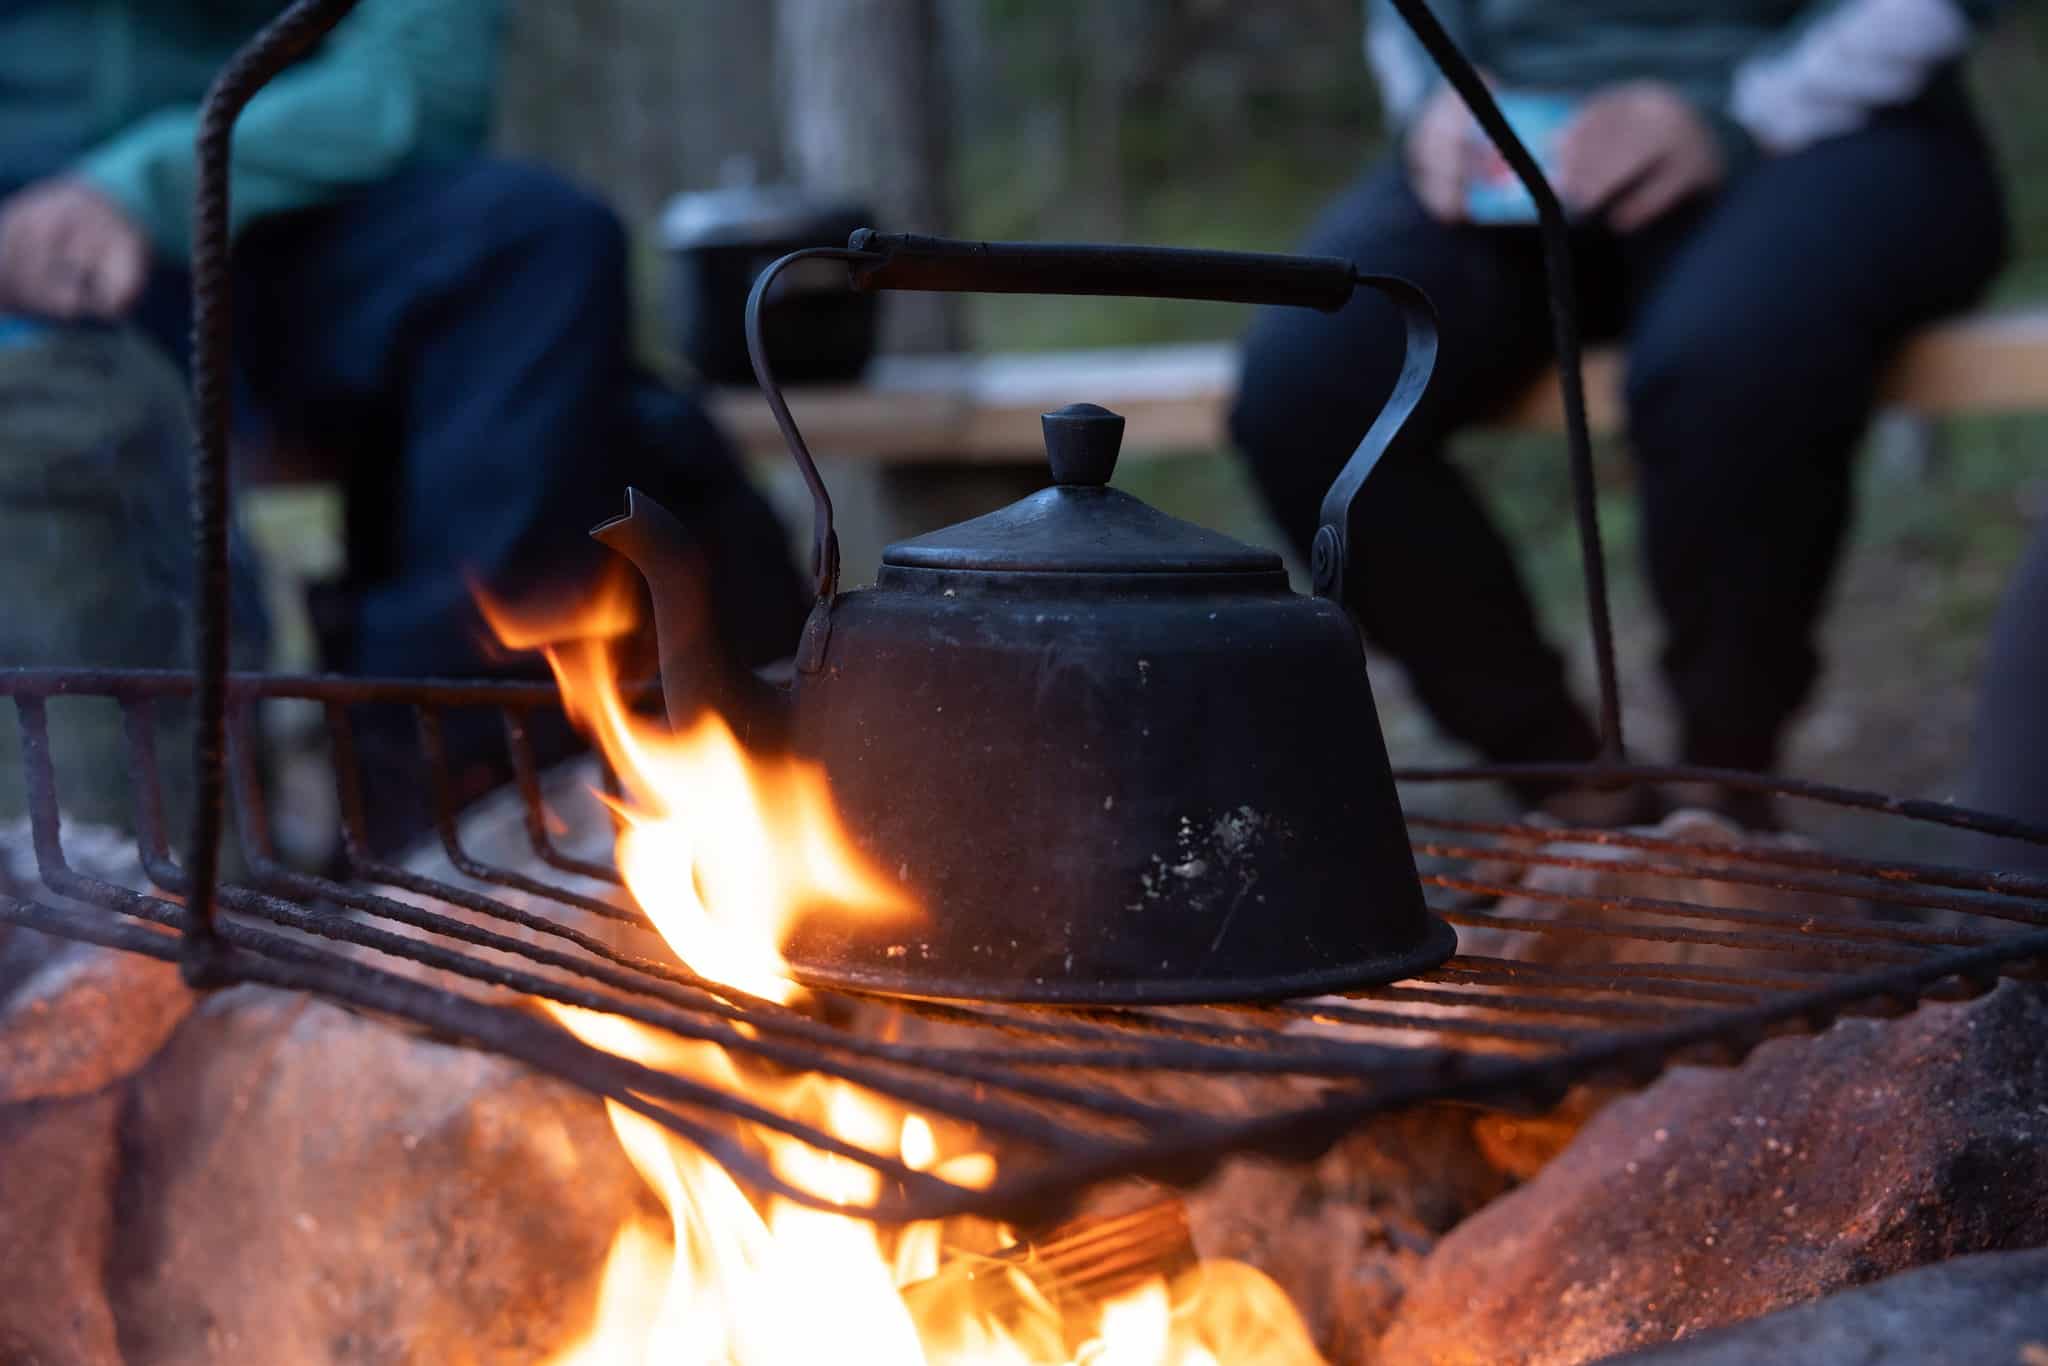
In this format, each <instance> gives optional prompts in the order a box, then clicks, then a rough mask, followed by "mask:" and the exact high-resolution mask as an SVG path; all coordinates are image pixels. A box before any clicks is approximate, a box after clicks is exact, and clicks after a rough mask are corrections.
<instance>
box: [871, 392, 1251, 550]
mask: <svg viewBox="0 0 2048 1366" xmlns="http://www.w3.org/2000/svg"><path fill="white" fill-rule="evenodd" d="M1040 421H1041V422H1042V423H1043V425H1044V430H1045V448H1046V458H1047V461H1048V463H1050V465H1051V466H1052V477H1053V485H1052V487H1051V488H1048V489H1042V490H1040V491H1039V492H1037V493H1034V494H1032V495H1031V496H1030V497H1028V498H1024V499H1022V500H1020V501H1018V502H1015V503H1012V504H1011V505H1010V506H1008V507H1006V508H1002V509H1000V510H999V511H996V512H991V513H988V514H987V515H986V516H982V517H975V518H971V519H970V520H968V521H965V522H960V523H957V524H955V525H953V526H949V527H943V528H941V529H939V530H937V531H930V532H926V533H925V534H924V535H922V536H916V537H912V538H911V539H909V540H906V541H898V542H897V543H896V544H894V545H892V546H890V547H888V549H886V550H885V551H883V552H882V563H883V564H884V565H885V566H893V567H896V568H903V569H938V570H951V571H965V572H982V573H1032V574H1162V575H1169V574H1170V575H1207V574H1259V575H1271V574H1278V573H1281V572H1282V566H1281V563H1280V557H1279V556H1278V555H1276V554H1274V553H1273V552H1272V551H1270V550H1261V549H1259V548H1258V547H1257V546H1251V545H1246V544H1245V543H1244V542H1242V541H1238V540H1234V539H1232V538H1231V537H1229V536H1225V535H1223V534H1222V533H1221V532H1216V531H1210V530H1209V529H1208V528H1206V527H1200V526H1196V525H1195V524H1194V523H1193V522H1184V521H1182V520H1181V519H1180V518H1178V517H1170V516H1168V515H1167V514H1166V513H1164V512H1161V511H1159V509H1157V508H1155V507H1153V506H1152V505H1150V504H1149V503H1147V502H1145V501H1144V500H1143V499H1140V498H1135V497H1133V496H1132V495H1130V494H1128V493H1125V492H1124V491H1122V490H1121V489H1113V488H1111V487H1109V477H1110V475H1111V474H1112V473H1113V472H1114V471H1115V469H1116V457H1117V452H1118V449H1119V447H1120V446H1121V445H1122V443H1123V433H1124V420H1123V418H1122V417H1120V416H1118V415H1117V414H1115V413H1112V412H1110V411H1109V410H1108V409H1106V408H1100V407H1097V406H1096V405H1095V404H1092V403H1070V404H1068V405H1067V406H1066V407H1064V408H1061V409H1059V410H1058V411H1056V412H1050V413H1046V414H1045V415H1044V416H1043V417H1042V418H1041V419H1040Z"/></svg>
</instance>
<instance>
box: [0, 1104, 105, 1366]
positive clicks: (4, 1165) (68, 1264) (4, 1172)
mask: <svg viewBox="0 0 2048 1366" xmlns="http://www.w3.org/2000/svg"><path fill="white" fill-rule="evenodd" d="M119 1115H120V1096H119V1094H118V1093H117V1092H116V1091H114V1090H107V1091H101V1092H99V1093H97V1094H95V1095H90V1096H81V1097H77V1098H75V1099H64V1100H45V1101H31V1102H27V1103H24V1104H19V1105H6V1106H0V1361H5V1362H8V1363H10V1364H11V1366H103V1364H104V1366H120V1363H121V1360H122V1357H121V1351H120V1347H119V1344H118V1343H117V1341H116V1338H115V1334H114V1315H113V1311H112V1309H111V1308H110V1307H109V1306H108V1304H107V1296H106V1292H105V1288H104V1285H103V1283H102V1281H101V1269H102V1268H103V1267H104V1266H105V1265H106V1261H107V1254H108V1250H109V1248H110V1247H111V1246H112V1244H113V1222H114V1183H115V1171H116V1165H117V1158H116V1152H117V1145H116V1142H115V1129H116V1121H117V1119H118V1117H119Z"/></svg>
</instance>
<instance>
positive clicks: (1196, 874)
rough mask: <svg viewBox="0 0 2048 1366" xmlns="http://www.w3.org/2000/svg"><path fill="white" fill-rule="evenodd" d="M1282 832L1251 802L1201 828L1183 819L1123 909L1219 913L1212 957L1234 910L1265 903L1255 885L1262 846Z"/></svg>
mask: <svg viewBox="0 0 2048 1366" xmlns="http://www.w3.org/2000/svg"><path fill="white" fill-rule="evenodd" d="M1286 833H1287V832H1286V830H1285V828H1284V827H1283V826H1282V825H1281V824H1280V822H1279V821H1277V820H1276V819H1275V818H1274V817H1273V816H1272V815H1271V814H1269V813H1267V812H1264V811H1259V810H1256V809H1255V808H1253V807H1252V806H1250V805H1249V804H1245V805H1240V806H1238V807H1236V808H1234V809H1232V810H1228V811H1224V812H1222V813H1220V814H1218V815H1216V816H1215V817H1213V818H1212V819H1209V820H1206V821H1204V822H1203V823H1201V824H1200V825H1197V824H1196V823H1195V821H1194V819H1193V818H1192V817H1189V816H1182V817H1181V819H1180V826H1179V829H1178V830H1177V831H1176V833H1175V836H1174V847H1173V849H1172V850H1171V851H1170V852H1169V853H1165V854H1154V855H1153V856H1152V861H1151V866H1150V867H1149V868H1148V869H1146V871H1145V872H1143V873H1141V874H1139V886H1140V888H1141V890H1140V893H1139V896H1138V899H1137V900H1136V901H1134V902H1132V903H1130V905H1129V906H1128V907H1127V908H1126V909H1128V910H1132V911H1147V910H1153V909H1157V908H1160V907H1162V906H1179V907H1184V908H1186V910H1187V911H1188V912H1190V913H1192V914H1217V913H1218V912H1220V915H1218V919H1217V925H1216V932H1215V934H1214V935H1213V936H1212V937H1211V940H1210V943H1209V948H1208V952H1209V953H1214V952H1216V951H1217V949H1218V948H1220V947H1221V946H1222V943H1223V939H1224V936H1225V935H1227V934H1228V933H1229V931H1230V926H1231V922H1232V921H1234V920H1235V919H1236V918H1237V914H1238V912H1239V911H1241V910H1242V909H1243V908H1244V907H1245V906H1247V905H1256V904H1258V903H1259V902H1260V901H1262V900H1264V898H1263V897H1262V896H1260V894H1259V892H1258V883H1259V868H1260V866H1261V864H1262V863H1264V862H1265V858H1266V855H1265V846H1266V845H1267V844H1268V843H1269V842H1271V841H1273V840H1275V839H1278V838H1284V837H1285V835H1286Z"/></svg>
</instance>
